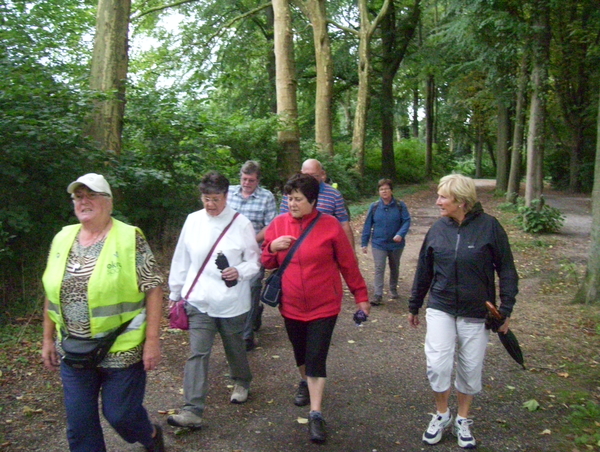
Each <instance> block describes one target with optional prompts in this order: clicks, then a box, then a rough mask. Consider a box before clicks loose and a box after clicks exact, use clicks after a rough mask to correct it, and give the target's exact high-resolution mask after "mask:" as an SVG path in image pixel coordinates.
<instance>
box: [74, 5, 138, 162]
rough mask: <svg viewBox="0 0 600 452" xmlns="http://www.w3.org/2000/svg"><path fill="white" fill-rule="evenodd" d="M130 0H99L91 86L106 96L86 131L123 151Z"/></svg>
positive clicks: (103, 146) (101, 143) (98, 142)
mask: <svg viewBox="0 0 600 452" xmlns="http://www.w3.org/2000/svg"><path fill="white" fill-rule="evenodd" d="M130 12H131V1H130V0H99V2H98V12H97V15H96V34H95V36H94V50H93V53H92V65H91V71H90V72H91V74H90V88H91V89H92V91H97V92H98V93H101V94H103V95H105V97H104V98H103V99H102V100H98V101H96V103H95V105H94V110H93V112H92V114H91V117H90V120H89V123H88V124H87V125H86V130H85V133H86V135H87V136H88V137H90V138H91V140H92V142H93V143H94V144H95V145H96V146H97V147H98V148H99V149H103V150H107V151H109V150H110V151H113V152H115V153H117V154H120V152H121V147H122V145H121V134H122V132H123V116H124V114H125V82H126V79H127V68H128V64H129V58H128V54H127V52H128V47H129V45H128V29H129V14H130Z"/></svg>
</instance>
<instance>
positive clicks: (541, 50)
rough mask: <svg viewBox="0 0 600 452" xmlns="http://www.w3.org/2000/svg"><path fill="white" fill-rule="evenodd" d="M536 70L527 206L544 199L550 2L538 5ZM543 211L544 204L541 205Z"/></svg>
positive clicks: (543, 0) (539, 1)
mask: <svg viewBox="0 0 600 452" xmlns="http://www.w3.org/2000/svg"><path fill="white" fill-rule="evenodd" d="M534 4H535V7H534V12H535V14H534V23H533V29H534V30H535V33H534V38H533V39H532V46H533V52H532V55H533V69H532V71H531V85H532V90H533V91H532V93H531V107H530V113H529V131H528V134H527V178H526V179H527V182H526V183H527V185H526V188H525V205H526V206H528V207H529V206H531V202H532V201H533V200H535V199H538V198H540V196H541V195H542V191H543V177H544V174H543V162H544V144H545V139H546V134H545V130H544V129H545V124H546V91H547V90H546V83H547V79H548V68H547V64H548V58H549V48H550V18H549V5H548V3H547V1H546V0H536V1H535V2H534ZM540 208H541V204H540Z"/></svg>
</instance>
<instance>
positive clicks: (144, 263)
mask: <svg viewBox="0 0 600 452" xmlns="http://www.w3.org/2000/svg"><path fill="white" fill-rule="evenodd" d="M105 240H106V238H103V239H102V240H100V241H99V242H96V243H94V244H93V245H90V246H88V247H84V246H81V245H80V244H79V235H78V236H77V238H76V239H75V241H74V242H73V246H72V247H71V251H70V253H69V258H68V259H67V269H66V271H65V275H64V277H63V283H62V287H61V291H60V302H61V310H62V315H63V319H64V321H65V327H66V328H67V331H68V333H69V334H70V335H73V336H77V337H83V338H89V337H91V329H90V314H89V308H88V300H87V285H88V281H89V279H90V276H91V275H92V271H93V270H94V267H95V266H96V261H97V260H98V257H99V256H100V252H101V251H102V247H103V246H104V242H105ZM136 267H137V279H138V287H139V289H140V291H141V292H147V291H148V290H150V289H153V288H155V287H158V286H160V285H162V284H163V281H164V278H163V275H162V272H161V271H160V269H159V267H158V265H157V263H156V259H155V258H154V254H152V250H151V249H150V246H149V245H148V242H147V241H146V239H145V238H144V237H143V236H142V235H141V234H140V233H136ZM143 347H144V345H143V344H140V345H139V346H137V347H135V348H133V349H131V350H127V351H125V352H117V353H109V354H108V355H107V356H106V358H104V360H103V361H102V363H101V364H100V367H110V368H124V367H129V366H130V365H132V364H135V363H137V362H139V361H140V360H141V359H142V352H143ZM56 348H57V351H58V353H59V354H61V355H63V354H64V353H63V350H62V348H61V346H60V341H58V340H57V344H56Z"/></svg>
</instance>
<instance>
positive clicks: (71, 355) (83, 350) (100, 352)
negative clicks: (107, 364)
mask: <svg viewBox="0 0 600 452" xmlns="http://www.w3.org/2000/svg"><path fill="white" fill-rule="evenodd" d="M130 323H131V320H129V321H128V322H125V323H123V324H122V325H121V326H120V327H119V328H117V329H116V330H114V331H113V332H112V333H110V334H108V335H106V336H104V337H102V338H99V339H92V338H79V337H74V336H69V335H68V334H67V333H66V332H64V331H63V338H62V340H61V342H60V345H61V347H62V349H63V352H64V355H63V362H64V363H65V364H67V365H69V366H71V367H73V368H75V369H95V368H96V367H98V365H99V364H100V363H101V362H102V360H103V359H104V358H105V357H106V355H107V354H108V351H109V350H110V348H111V347H112V346H113V344H114V343H115V341H116V340H117V337H119V335H120V334H121V333H122V332H123V331H125V329H126V328H127V326H128V325H129V324H130Z"/></svg>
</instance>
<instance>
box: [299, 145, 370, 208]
mask: <svg viewBox="0 0 600 452" xmlns="http://www.w3.org/2000/svg"><path fill="white" fill-rule="evenodd" d="M302 158H303V160H305V159H309V158H315V159H317V160H319V161H320V162H321V164H322V165H323V168H324V169H325V172H326V173H327V177H328V178H329V179H330V180H331V182H332V183H335V184H337V189H338V190H339V191H340V192H341V193H342V194H343V195H344V199H345V200H346V201H355V200H357V199H359V198H360V195H361V193H362V189H363V184H362V180H361V177H360V175H359V174H358V172H357V171H356V158H355V157H354V156H353V155H352V154H351V152H350V148H349V147H346V148H343V147H342V146H338V149H337V153H336V154H335V155H333V156H332V155H330V154H323V153H319V152H318V151H316V150H315V149H314V148H312V149H311V150H310V151H308V152H305V153H304V155H303V157H302Z"/></svg>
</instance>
